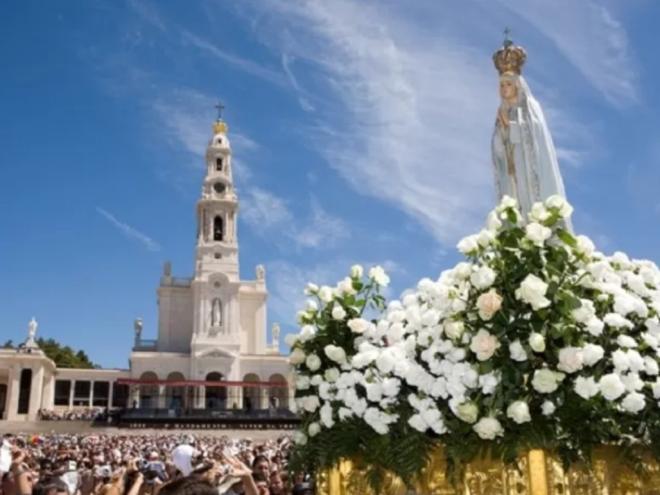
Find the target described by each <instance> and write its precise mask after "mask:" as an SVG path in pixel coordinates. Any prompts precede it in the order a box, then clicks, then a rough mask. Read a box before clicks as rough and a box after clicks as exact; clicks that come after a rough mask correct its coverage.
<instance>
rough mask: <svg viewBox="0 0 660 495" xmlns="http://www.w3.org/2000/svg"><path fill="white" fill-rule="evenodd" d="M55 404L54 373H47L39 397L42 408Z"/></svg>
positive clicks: (48, 407)
mask: <svg viewBox="0 0 660 495" xmlns="http://www.w3.org/2000/svg"><path fill="white" fill-rule="evenodd" d="M54 405H55V375H52V374H51V375H48V378H46V379H45V385H44V395H43V396H42V397H41V408H42V409H53V407H54Z"/></svg>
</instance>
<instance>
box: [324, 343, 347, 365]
mask: <svg viewBox="0 0 660 495" xmlns="http://www.w3.org/2000/svg"><path fill="white" fill-rule="evenodd" d="M323 352H324V353H325V355H326V356H328V358H329V359H331V360H332V361H334V362H335V363H337V364H344V363H345V362H346V351H344V349H343V348H341V347H339V346H336V345H332V344H328V345H326V346H325V347H324V348H323Z"/></svg>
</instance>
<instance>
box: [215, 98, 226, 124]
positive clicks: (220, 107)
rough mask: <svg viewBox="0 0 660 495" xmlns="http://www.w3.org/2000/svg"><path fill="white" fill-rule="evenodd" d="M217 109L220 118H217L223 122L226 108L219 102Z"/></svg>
mask: <svg viewBox="0 0 660 495" xmlns="http://www.w3.org/2000/svg"><path fill="white" fill-rule="evenodd" d="M215 108H216V109H217V110H218V118H217V120H218V121H221V120H222V111H223V110H224V109H225V106H224V105H223V104H222V102H221V101H219V102H218V103H217V105H215Z"/></svg>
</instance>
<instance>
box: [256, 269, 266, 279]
mask: <svg viewBox="0 0 660 495" xmlns="http://www.w3.org/2000/svg"><path fill="white" fill-rule="evenodd" d="M255 272H256V275H257V280H266V267H265V266H264V265H257V267H256V268H255Z"/></svg>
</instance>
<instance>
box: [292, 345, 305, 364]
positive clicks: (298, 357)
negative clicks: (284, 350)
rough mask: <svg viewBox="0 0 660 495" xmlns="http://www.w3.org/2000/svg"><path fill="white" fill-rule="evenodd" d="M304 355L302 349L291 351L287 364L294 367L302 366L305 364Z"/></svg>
mask: <svg viewBox="0 0 660 495" xmlns="http://www.w3.org/2000/svg"><path fill="white" fill-rule="evenodd" d="M306 357H307V356H305V353H304V351H303V350H302V349H299V348H297V347H296V348H295V349H294V350H293V351H291V354H290V355H289V363H291V364H293V365H294V366H296V365H298V364H302V363H304V362H305V358H306Z"/></svg>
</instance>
